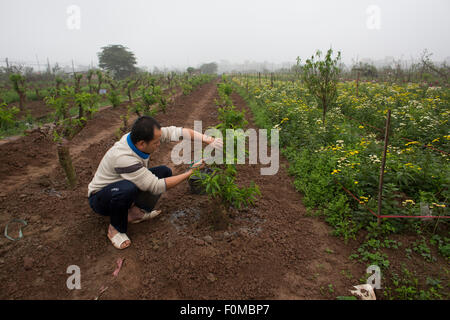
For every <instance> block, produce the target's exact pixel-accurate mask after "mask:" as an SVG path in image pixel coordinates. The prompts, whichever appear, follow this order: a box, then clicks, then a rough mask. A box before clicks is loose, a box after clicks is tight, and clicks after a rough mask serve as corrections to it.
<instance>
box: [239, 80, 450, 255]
mask: <svg viewBox="0 0 450 320" xmlns="http://www.w3.org/2000/svg"><path fill="white" fill-rule="evenodd" d="M233 83H234V84H235V85H236V87H237V88H238V90H239V92H240V93H241V94H242V95H243V96H245V97H246V98H247V100H248V102H249V105H250V106H251V108H252V111H253V114H254V116H255V120H256V121H257V123H258V125H259V126H262V127H266V128H271V127H275V128H278V129H279V130H280V145H281V146H282V152H283V154H284V155H285V156H286V157H287V158H288V160H289V162H290V167H289V171H290V173H291V174H293V175H294V176H295V187H296V188H297V190H299V191H300V192H302V193H303V194H304V199H303V200H304V203H305V205H306V206H307V207H308V208H311V209H312V208H315V209H319V210H317V211H318V212H320V213H321V214H323V215H324V216H325V219H326V221H327V222H328V223H330V224H331V225H332V226H333V227H334V230H335V231H334V232H335V234H336V235H341V236H343V237H344V238H345V239H349V238H355V236H356V234H357V232H358V231H359V230H361V229H366V230H369V231H370V230H371V228H375V226H376V224H377V223H376V222H377V218H376V217H375V216H374V215H372V214H371V212H370V210H372V212H375V213H376V212H377V200H378V196H377V195H378V186H379V179H380V164H381V159H382V155H383V148H384V130H385V123H386V115H387V112H388V109H390V110H391V123H390V131H389V144H388V147H387V155H386V166H385V170H384V185H383V197H382V205H381V214H382V215H402V216H424V215H432V216H441V217H444V216H450V212H449V210H448V198H449V190H448V187H449V179H450V175H449V173H450V170H449V153H450V132H449V131H450V130H449V125H448V119H449V115H450V110H449V106H450V89H448V88H441V87H422V86H420V85H418V84H405V85H401V86H400V85H395V84H393V85H389V84H383V83H374V82H366V83H362V84H359V88H358V91H357V89H356V87H357V86H356V83H355V82H338V83H337V97H336V100H335V103H334V104H333V105H332V107H329V109H328V111H327V114H326V120H325V123H324V121H323V114H322V110H321V109H320V108H319V106H318V104H317V100H316V99H314V97H313V96H312V95H311V94H310V92H309V90H308V89H307V88H306V87H305V85H304V84H303V83H302V82H300V81H273V80H268V79H261V78H258V77H251V76H250V77H249V76H235V77H233ZM350 194H352V195H354V196H355V197H356V199H355V198H353V197H352V196H351V195H350ZM369 209H370V210H369ZM448 225H449V224H448V219H447V220H446V219H444V218H441V219H408V218H403V219H398V218H394V219H383V220H382V223H381V228H382V230H384V231H383V232H386V233H392V232H408V231H417V232H429V233H430V234H431V235H433V236H435V238H436V239H437V238H439V241H440V242H439V245H440V246H439V249H440V252H441V253H442V255H444V256H445V257H447V258H448V257H449V256H450V239H449V238H447V237H446V236H444V237H440V236H438V235H437V233H439V232H440V231H441V233H442V232H444V233H445V232H448ZM418 230H421V231H418ZM446 230H447V231H446Z"/></svg>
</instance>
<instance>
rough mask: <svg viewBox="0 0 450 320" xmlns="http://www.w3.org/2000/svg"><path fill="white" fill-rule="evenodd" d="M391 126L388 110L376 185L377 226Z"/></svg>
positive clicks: (389, 110)
mask: <svg viewBox="0 0 450 320" xmlns="http://www.w3.org/2000/svg"><path fill="white" fill-rule="evenodd" d="M390 124H391V109H388V112H387V118H386V130H385V133H384V150H383V159H382V160H381V168H380V181H379V184H378V212H377V215H378V225H380V222H381V220H380V216H381V200H382V198H381V197H382V195H383V178H384V167H385V165H386V153H387V147H388V141H389V126H390Z"/></svg>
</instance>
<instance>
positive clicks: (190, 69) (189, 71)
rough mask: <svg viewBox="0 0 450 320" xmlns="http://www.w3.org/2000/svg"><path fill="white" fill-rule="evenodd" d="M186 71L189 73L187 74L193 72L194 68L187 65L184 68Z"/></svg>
mask: <svg viewBox="0 0 450 320" xmlns="http://www.w3.org/2000/svg"><path fill="white" fill-rule="evenodd" d="M186 71H187V73H189V74H193V73H194V71H195V68H192V67H189V68H187V69H186Z"/></svg>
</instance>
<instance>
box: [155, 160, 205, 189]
mask: <svg viewBox="0 0 450 320" xmlns="http://www.w3.org/2000/svg"><path fill="white" fill-rule="evenodd" d="M204 166H205V162H204V161H203V159H202V160H201V161H199V162H197V163H196V164H195V165H194V166H193V167H192V168H191V169H189V170H188V171H186V172H185V173H182V174H179V175H176V176H172V177H168V178H164V179H165V180H166V191H167V190H169V189H171V188H173V187H175V186H176V185H178V184H180V183H181V182H183V181H184V180H186V179H188V178H189V177H190V176H191V174H193V173H194V169H201V168H203V167H204Z"/></svg>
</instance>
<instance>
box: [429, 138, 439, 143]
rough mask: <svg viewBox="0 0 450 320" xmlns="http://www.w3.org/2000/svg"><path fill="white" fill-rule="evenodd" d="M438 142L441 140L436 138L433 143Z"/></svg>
mask: <svg viewBox="0 0 450 320" xmlns="http://www.w3.org/2000/svg"><path fill="white" fill-rule="evenodd" d="M438 141H439V138H436V139H434V140H433V141H431V143H435V142H438Z"/></svg>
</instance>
